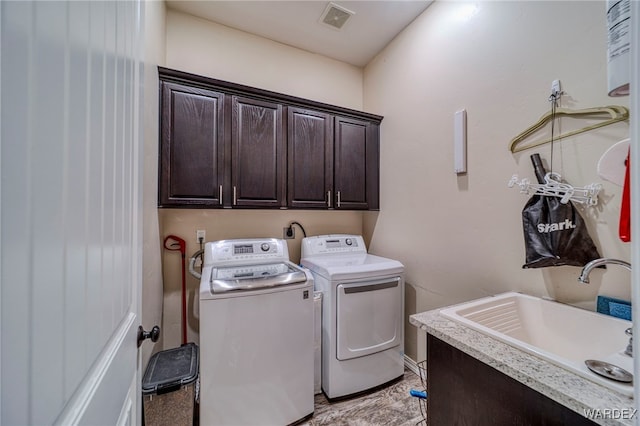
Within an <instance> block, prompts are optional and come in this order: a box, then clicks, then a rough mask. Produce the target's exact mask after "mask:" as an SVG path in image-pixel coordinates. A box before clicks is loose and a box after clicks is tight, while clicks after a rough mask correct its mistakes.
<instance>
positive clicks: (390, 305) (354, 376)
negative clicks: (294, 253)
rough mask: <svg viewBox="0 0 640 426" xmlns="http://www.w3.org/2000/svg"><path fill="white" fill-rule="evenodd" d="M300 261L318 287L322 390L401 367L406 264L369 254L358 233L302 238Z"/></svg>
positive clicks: (331, 392)
mask: <svg viewBox="0 0 640 426" xmlns="http://www.w3.org/2000/svg"><path fill="white" fill-rule="evenodd" d="M300 262H301V264H302V265H303V266H305V267H306V268H308V269H309V270H311V273H312V274H313V277H314V287H315V290H316V291H320V292H322V297H323V303H322V390H323V391H324V393H325V394H326V395H327V397H328V398H329V399H334V398H341V397H345V396H349V395H352V394H355V393H360V392H363V391H366V390H369V389H372V388H375V387H378V386H380V385H384V384H386V383H388V382H390V381H393V380H395V379H397V378H399V377H401V376H402V375H403V373H404V327H403V325H404V321H403V315H404V266H403V265H402V263H400V262H398V261H396V260H393V259H388V258H384V257H380V256H375V255H371V254H368V253H367V251H366V246H365V244H364V240H363V239H362V237H361V236H356V235H322V236H316V237H309V238H305V239H303V241H302V255H301V261H300Z"/></svg>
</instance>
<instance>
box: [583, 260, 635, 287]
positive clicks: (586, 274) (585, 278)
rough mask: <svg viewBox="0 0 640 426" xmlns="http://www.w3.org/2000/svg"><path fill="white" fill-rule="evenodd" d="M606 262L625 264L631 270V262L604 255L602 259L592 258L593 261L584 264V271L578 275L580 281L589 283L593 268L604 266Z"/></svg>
mask: <svg viewBox="0 0 640 426" xmlns="http://www.w3.org/2000/svg"><path fill="white" fill-rule="evenodd" d="M606 264H611V265H620V266H624V267H625V268H627V269H628V270H631V264H630V263H629V262H625V261H624V260H619V259H611V258H607V257H603V258H602V259H596V260H592V261H591V262H589V263H587V264H586V265H584V268H582V272H581V273H580V276H579V277H578V281H580V282H581V283H584V284H589V274H590V273H591V270H592V269H593V268H597V267H598V266H602V265H606Z"/></svg>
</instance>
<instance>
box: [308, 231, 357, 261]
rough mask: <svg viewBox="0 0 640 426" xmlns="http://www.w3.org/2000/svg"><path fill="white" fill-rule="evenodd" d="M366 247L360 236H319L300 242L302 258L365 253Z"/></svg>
mask: <svg viewBox="0 0 640 426" xmlns="http://www.w3.org/2000/svg"><path fill="white" fill-rule="evenodd" d="M366 252H367V247H366V246H365V244H364V239H363V238H362V236H360V235H319V236H316V237H308V238H305V239H304V240H303V241H302V257H308V256H315V255H319V254H335V253H349V254H355V253H366Z"/></svg>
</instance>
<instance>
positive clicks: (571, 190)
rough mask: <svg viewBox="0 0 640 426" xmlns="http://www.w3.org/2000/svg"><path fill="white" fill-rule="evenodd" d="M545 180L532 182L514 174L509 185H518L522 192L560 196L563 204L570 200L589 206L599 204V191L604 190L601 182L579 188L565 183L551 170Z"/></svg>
mask: <svg viewBox="0 0 640 426" xmlns="http://www.w3.org/2000/svg"><path fill="white" fill-rule="evenodd" d="M544 181H545V183H542V184H539V183H531V181H529V179H526V178H524V179H522V180H521V181H518V175H513V176H511V180H509V183H508V184H507V186H508V187H509V188H513V187H514V186H516V185H517V186H518V187H520V193H521V194H527V195H534V194H535V195H544V196H547V197H558V198H560V202H561V203H562V204H567V203H568V202H569V201H574V202H576V203H580V204H586V205H588V206H595V205H597V204H598V193H599V192H600V191H601V190H602V185H601V184H599V183H592V184H590V185H587V186H585V187H584V188H579V187H575V186H573V185H569V184H568V183H563V182H562V177H561V176H560V175H559V174H558V173H551V172H549V173H547V174H546V175H545V176H544Z"/></svg>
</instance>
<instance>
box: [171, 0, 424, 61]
mask: <svg viewBox="0 0 640 426" xmlns="http://www.w3.org/2000/svg"><path fill="white" fill-rule="evenodd" d="M431 2H432V1H431V0H419V1H417V0H387V1H381V0H378V1H366V0H360V1H340V0H335V1H334V2H333V3H335V4H336V5H338V6H339V7H342V8H345V9H347V10H349V11H351V12H354V15H353V16H351V17H350V18H349V20H348V21H347V22H346V24H345V25H344V26H343V27H342V29H340V30H337V29H335V28H333V27H330V26H328V25H326V24H324V23H322V21H321V16H322V14H323V12H324V11H325V9H326V8H327V6H328V4H329V1H315V0H299V1H265V0H263V1H238V0H236V1H202V0H200V1H193V0H166V4H167V7H168V8H169V9H173V10H178V11H181V12H185V13H188V14H191V15H195V16H198V17H201V18H204V19H207V20H210V21H213V22H217V23H219V24H222V25H225V26H228V27H231V28H236V29H239V30H242V31H245V32H248V33H251V34H255V35H258V36H261V37H265V38H268V39H271V40H274V41H277V42H280V43H284V44H287V45H290V46H293V47H297V48H299V49H303V50H306V51H309V52H312V53H317V54H320V55H324V56H327V57H330V58H333V59H336V60H339V61H342V62H346V63H349V64H352V65H355V66H358V67H363V66H365V65H366V64H368V63H369V62H370V61H371V60H372V59H373V58H374V56H375V55H376V54H377V53H378V52H380V51H381V50H382V49H383V48H384V47H385V46H386V45H387V44H388V43H389V42H390V41H391V40H393V38H394V37H395V36H396V35H397V34H398V33H400V32H401V31H402V30H403V29H404V28H405V27H406V26H407V25H408V24H410V23H411V22H412V21H413V20H414V19H415V18H416V17H417V16H418V15H420V14H421V13H422V12H423V11H424V10H425V9H426V8H427V7H428V6H429V5H430V4H431Z"/></svg>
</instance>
